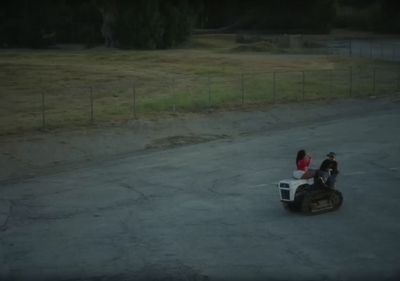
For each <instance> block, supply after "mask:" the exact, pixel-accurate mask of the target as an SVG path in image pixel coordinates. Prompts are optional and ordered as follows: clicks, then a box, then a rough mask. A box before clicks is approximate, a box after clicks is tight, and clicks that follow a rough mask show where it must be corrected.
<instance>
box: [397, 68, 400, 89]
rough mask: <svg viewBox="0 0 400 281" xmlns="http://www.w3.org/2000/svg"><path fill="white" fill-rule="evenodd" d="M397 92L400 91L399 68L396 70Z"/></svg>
mask: <svg viewBox="0 0 400 281" xmlns="http://www.w3.org/2000/svg"><path fill="white" fill-rule="evenodd" d="M397 90H398V91H399V90H400V67H398V68H397Z"/></svg>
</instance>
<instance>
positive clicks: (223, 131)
mask: <svg viewBox="0 0 400 281" xmlns="http://www.w3.org/2000/svg"><path fill="white" fill-rule="evenodd" d="M399 105H400V100H399V97H398V96H397V97H392V98H372V99H365V100H342V101H340V100H338V101H329V102H326V101H325V102H320V103H316V102H314V103H307V104H304V103H303V104H286V105H275V106H273V107H271V108H270V109H268V110H265V111H249V112H245V111H242V112H213V113H209V114H196V115H191V116H188V115H185V117H182V116H181V117H179V116H177V117H173V118H172V117H171V118H169V119H163V120H153V121H146V122H143V121H134V122H132V123H131V124H128V125H125V126H123V127H118V128H115V127H110V128H107V127H99V128H92V129H85V130H77V131H75V132H73V133H71V132H69V133H67V132H52V133H40V134H37V135H34V136H30V137H18V138H16V137H12V136H9V137H8V139H6V138H3V139H2V142H1V146H0V147H1V154H0V159H1V160H0V161H1V167H2V170H1V178H2V181H1V182H0V184H1V188H0V200H1V209H0V279H1V280H7V281H8V280H23V281H25V280H90V281H94V280H107V281H111V280H115V281H116V280H343V281H344V280H386V281H389V280H390V281H392V280H398V279H397V278H399V277H400V267H399V264H398V260H399V258H400V256H399V249H400V243H399V239H398V233H399V232H400V225H399V223H398V222H399V219H400V212H399V209H398V207H397V205H398V204H397V201H398V198H399V196H400V193H399V190H400V189H399V188H398V185H399V179H400V178H399V171H400V167H399V164H398V159H399V157H400V146H399V143H400V142H399V139H400V131H399V126H398V124H399V121H400V114H399V112H400V111H399ZM299 148H306V149H307V150H309V151H310V152H311V153H312V154H313V155H314V158H315V164H316V165H317V163H319V162H320V161H321V160H322V159H323V157H324V155H325V153H326V152H328V151H331V150H333V151H336V152H337V153H338V159H339V161H340V171H341V174H340V178H339V188H340V190H342V192H343V194H344V198H345V199H344V200H345V201H344V205H343V207H342V208H341V209H340V210H339V211H337V212H334V213H329V214H324V215H320V216H314V217H304V216H301V215H298V214H290V213H287V212H286V211H285V210H283V208H282V206H281V205H280V202H279V195H278V192H277V188H276V185H275V184H276V182H277V181H279V180H280V179H283V178H287V177H288V176H290V174H291V171H292V169H293V161H294V156H295V153H296V151H297V150H298V149H299Z"/></svg>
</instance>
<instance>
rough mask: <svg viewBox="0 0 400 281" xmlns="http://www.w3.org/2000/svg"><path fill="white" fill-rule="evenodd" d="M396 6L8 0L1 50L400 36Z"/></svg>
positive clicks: (1, 14)
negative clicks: (212, 38) (239, 38)
mask: <svg viewBox="0 0 400 281" xmlns="http://www.w3.org/2000/svg"><path fill="white" fill-rule="evenodd" d="M399 2H400V1H397V0H297V1H296V0H57V1H54V0H36V1H32V0H4V1H2V9H0V46H1V47H46V46H50V45H54V44H62V43H79V44H86V45H87V46H88V47H90V46H94V45H98V44H101V43H102V42H104V43H105V44H106V45H107V46H110V47H112V46H113V47H121V48H137V49H162V48H170V47H173V46H176V45H177V44H179V43H181V42H183V41H184V40H186V39H187V38H188V36H189V35H190V34H191V32H192V31H193V29H195V28H201V29H219V30H221V31H230V32H235V31H238V30H249V31H259V32H260V31H261V32H285V33H320V32H329V30H330V29H331V28H332V27H334V26H339V27H348V28H359V29H365V30H374V31H380V32H399V31H400V24H399V22H400V21H399V20H398V19H399V18H400V14H399V11H400V9H399V6H400V5H399V4H398V3H399Z"/></svg>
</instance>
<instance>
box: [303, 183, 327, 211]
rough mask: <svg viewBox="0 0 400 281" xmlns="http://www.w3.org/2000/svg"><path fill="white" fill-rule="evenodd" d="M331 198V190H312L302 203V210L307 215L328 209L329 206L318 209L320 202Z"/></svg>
mask: <svg viewBox="0 0 400 281" xmlns="http://www.w3.org/2000/svg"><path fill="white" fill-rule="evenodd" d="M328 198H330V193H329V190H325V189H321V190H312V191H310V192H308V193H307V194H306V195H305V196H304V198H303V202H302V203H301V212H302V213H304V214H305V215H316V214H320V213H323V212H326V211H327V208H324V209H321V210H318V207H319V202H321V201H322V200H324V199H325V200H324V201H327V199H328Z"/></svg>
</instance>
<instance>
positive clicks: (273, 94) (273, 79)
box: [272, 71, 276, 103]
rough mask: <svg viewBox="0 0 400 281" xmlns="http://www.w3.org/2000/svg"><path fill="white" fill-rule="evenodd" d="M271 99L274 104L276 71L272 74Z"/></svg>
mask: <svg viewBox="0 0 400 281" xmlns="http://www.w3.org/2000/svg"><path fill="white" fill-rule="evenodd" d="M272 97H273V102H274V103H275V102H276V71H274V72H273V73H272Z"/></svg>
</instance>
